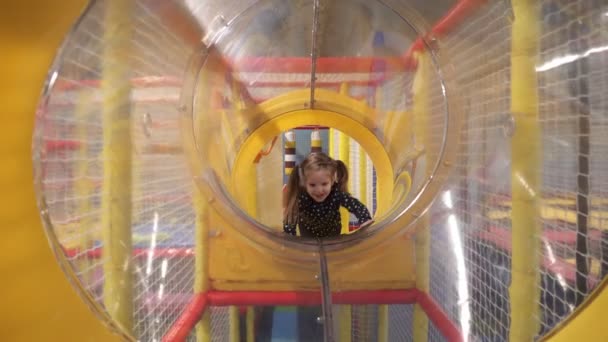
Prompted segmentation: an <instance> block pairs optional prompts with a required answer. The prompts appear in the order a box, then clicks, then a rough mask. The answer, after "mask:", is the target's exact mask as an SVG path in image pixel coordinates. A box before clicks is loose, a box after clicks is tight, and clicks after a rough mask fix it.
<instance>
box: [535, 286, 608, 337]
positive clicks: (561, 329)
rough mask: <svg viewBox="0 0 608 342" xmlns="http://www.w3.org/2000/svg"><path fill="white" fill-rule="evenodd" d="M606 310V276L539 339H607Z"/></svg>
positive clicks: (607, 309) (607, 300)
mask: <svg viewBox="0 0 608 342" xmlns="http://www.w3.org/2000/svg"><path fill="white" fill-rule="evenodd" d="M607 311H608V278H606V279H604V281H602V283H601V284H600V285H599V286H598V287H597V288H596V289H595V291H593V293H591V295H590V296H589V297H587V298H586V299H585V301H584V302H583V304H581V306H579V307H578V308H576V310H574V313H572V314H571V315H570V316H568V318H566V319H565V320H564V321H563V322H561V323H560V324H558V325H557V326H556V327H555V328H554V329H553V330H552V331H550V332H549V333H548V334H546V335H545V336H544V337H543V338H542V339H541V341H549V342H572V341H589V342H596V341H597V342H601V341H608V329H606V312H607Z"/></svg>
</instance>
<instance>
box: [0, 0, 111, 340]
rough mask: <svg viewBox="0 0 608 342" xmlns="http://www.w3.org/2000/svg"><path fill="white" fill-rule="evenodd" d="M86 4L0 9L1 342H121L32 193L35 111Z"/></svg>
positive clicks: (37, 1)
mask: <svg viewBox="0 0 608 342" xmlns="http://www.w3.org/2000/svg"><path fill="white" fill-rule="evenodd" d="M86 4H87V1H83V0H65V1H43V0H25V1H3V2H2V4H1V5H0V44H1V46H0V51H2V63H0V75H2V87H1V89H0V97H1V98H0V113H2V114H1V115H2V125H0V129H1V130H2V132H1V133H0V146H2V148H1V149H0V158H1V160H2V162H1V163H2V167H1V168H0V184H1V187H2V192H1V197H0V199H1V201H2V202H1V205H0V230H1V232H2V238H1V239H0V269H1V270H2V272H3V278H2V279H3V280H2V281H1V282H0V303H2V305H1V306H0V307H1V308H0V322H1V323H0V325H1V326H2V327H1V328H0V340H2V341H28V342H29V341H119V340H122V339H121V338H119V336H118V335H116V334H113V333H112V332H110V330H108V328H107V327H106V326H104V324H103V323H102V321H100V320H99V319H98V316H96V315H95V314H94V313H93V311H92V310H91V309H90V308H89V307H87V304H86V303H85V301H84V300H83V298H81V297H80V296H79V295H78V294H77V292H76V291H75V289H74V287H73V286H72V285H70V282H69V281H68V279H67V277H66V274H65V273H64V272H63V271H62V270H61V268H60V266H59V264H58V262H57V259H56V258H55V256H54V255H53V252H52V250H51V248H50V246H49V240H48V238H47V236H46V234H45V232H44V229H43V227H42V224H41V219H40V214H39V211H38V208H37V206H36V199H35V195H34V185H33V179H34V175H33V172H32V153H31V146H32V132H33V127H34V114H35V111H36V106H37V104H38V101H39V99H40V94H41V90H42V87H43V84H44V80H45V78H46V77H47V73H48V71H49V68H50V65H51V63H52V60H53V58H54V56H55V54H56V53H57V51H58V48H59V45H60V44H61V41H62V39H63V38H64V37H65V35H66V34H67V32H68V30H69V29H70V26H71V24H72V23H74V22H75V21H76V19H77V18H78V16H79V15H80V13H81V12H82V10H83V9H84V7H85V6H86ZM96 309H99V308H96Z"/></svg>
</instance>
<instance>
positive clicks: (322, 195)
mask: <svg viewBox="0 0 608 342" xmlns="http://www.w3.org/2000/svg"><path fill="white" fill-rule="evenodd" d="M305 183H306V192H307V193H308V194H309V195H310V197H312V199H314V200H315V201H316V202H323V201H324V200H325V199H326V198H327V196H328V195H329V193H330V192H331V185H332V183H333V177H332V174H331V173H330V172H329V170H325V169H319V170H314V171H308V172H306V182H305Z"/></svg>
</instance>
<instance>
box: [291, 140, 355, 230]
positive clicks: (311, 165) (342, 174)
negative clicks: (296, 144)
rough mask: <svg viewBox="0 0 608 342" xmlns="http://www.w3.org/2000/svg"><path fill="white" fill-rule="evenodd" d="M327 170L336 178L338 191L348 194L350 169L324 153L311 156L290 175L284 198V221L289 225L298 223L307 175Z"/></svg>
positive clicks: (315, 153)
mask: <svg viewBox="0 0 608 342" xmlns="http://www.w3.org/2000/svg"><path fill="white" fill-rule="evenodd" d="M318 170H327V171H329V173H330V174H331V175H332V178H335V180H336V183H337V185H338V189H339V190H340V191H342V192H348V190H347V189H348V169H347V168H346V165H344V163H343V162H342V161H341V160H335V159H332V158H331V157H330V156H328V155H327V154H325V153H323V152H314V153H311V154H309V155H308V156H307V157H306V159H304V161H303V162H302V163H300V164H299V165H296V166H295V167H294V168H293V170H292V171H291V175H289V180H288V181H287V190H286V193H285V197H284V198H283V206H284V208H285V212H284V215H283V220H284V221H285V222H287V223H289V224H295V223H297V222H298V214H299V208H298V196H299V195H300V194H301V193H302V192H304V191H306V173H307V172H310V171H318Z"/></svg>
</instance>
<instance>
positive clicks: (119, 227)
mask: <svg viewBox="0 0 608 342" xmlns="http://www.w3.org/2000/svg"><path fill="white" fill-rule="evenodd" d="M131 6H132V2H130V1H122V0H110V1H108V2H107V4H106V8H105V18H104V22H105V25H104V29H105V30H104V35H103V40H104V44H103V45H104V51H103V80H102V90H103V144H104V146H103V147H104V148H103V161H104V165H103V171H104V182H103V193H102V240H103V248H104V260H105V261H104V264H103V271H104V286H103V293H104V296H103V297H104V306H105V308H106V310H107V311H108V313H109V314H110V316H111V317H112V318H113V319H114V320H115V321H116V322H117V323H118V324H119V325H120V326H121V327H122V328H123V329H124V331H126V332H128V333H129V334H132V333H133V272H132V269H133V265H132V263H131V252H132V237H131V178H132V177H131V171H132V170H131V161H132V160H131V154H132V138H131V85H130V63H129V57H130V54H131V47H132V30H133V28H132V20H131V12H132V8H131Z"/></svg>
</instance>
